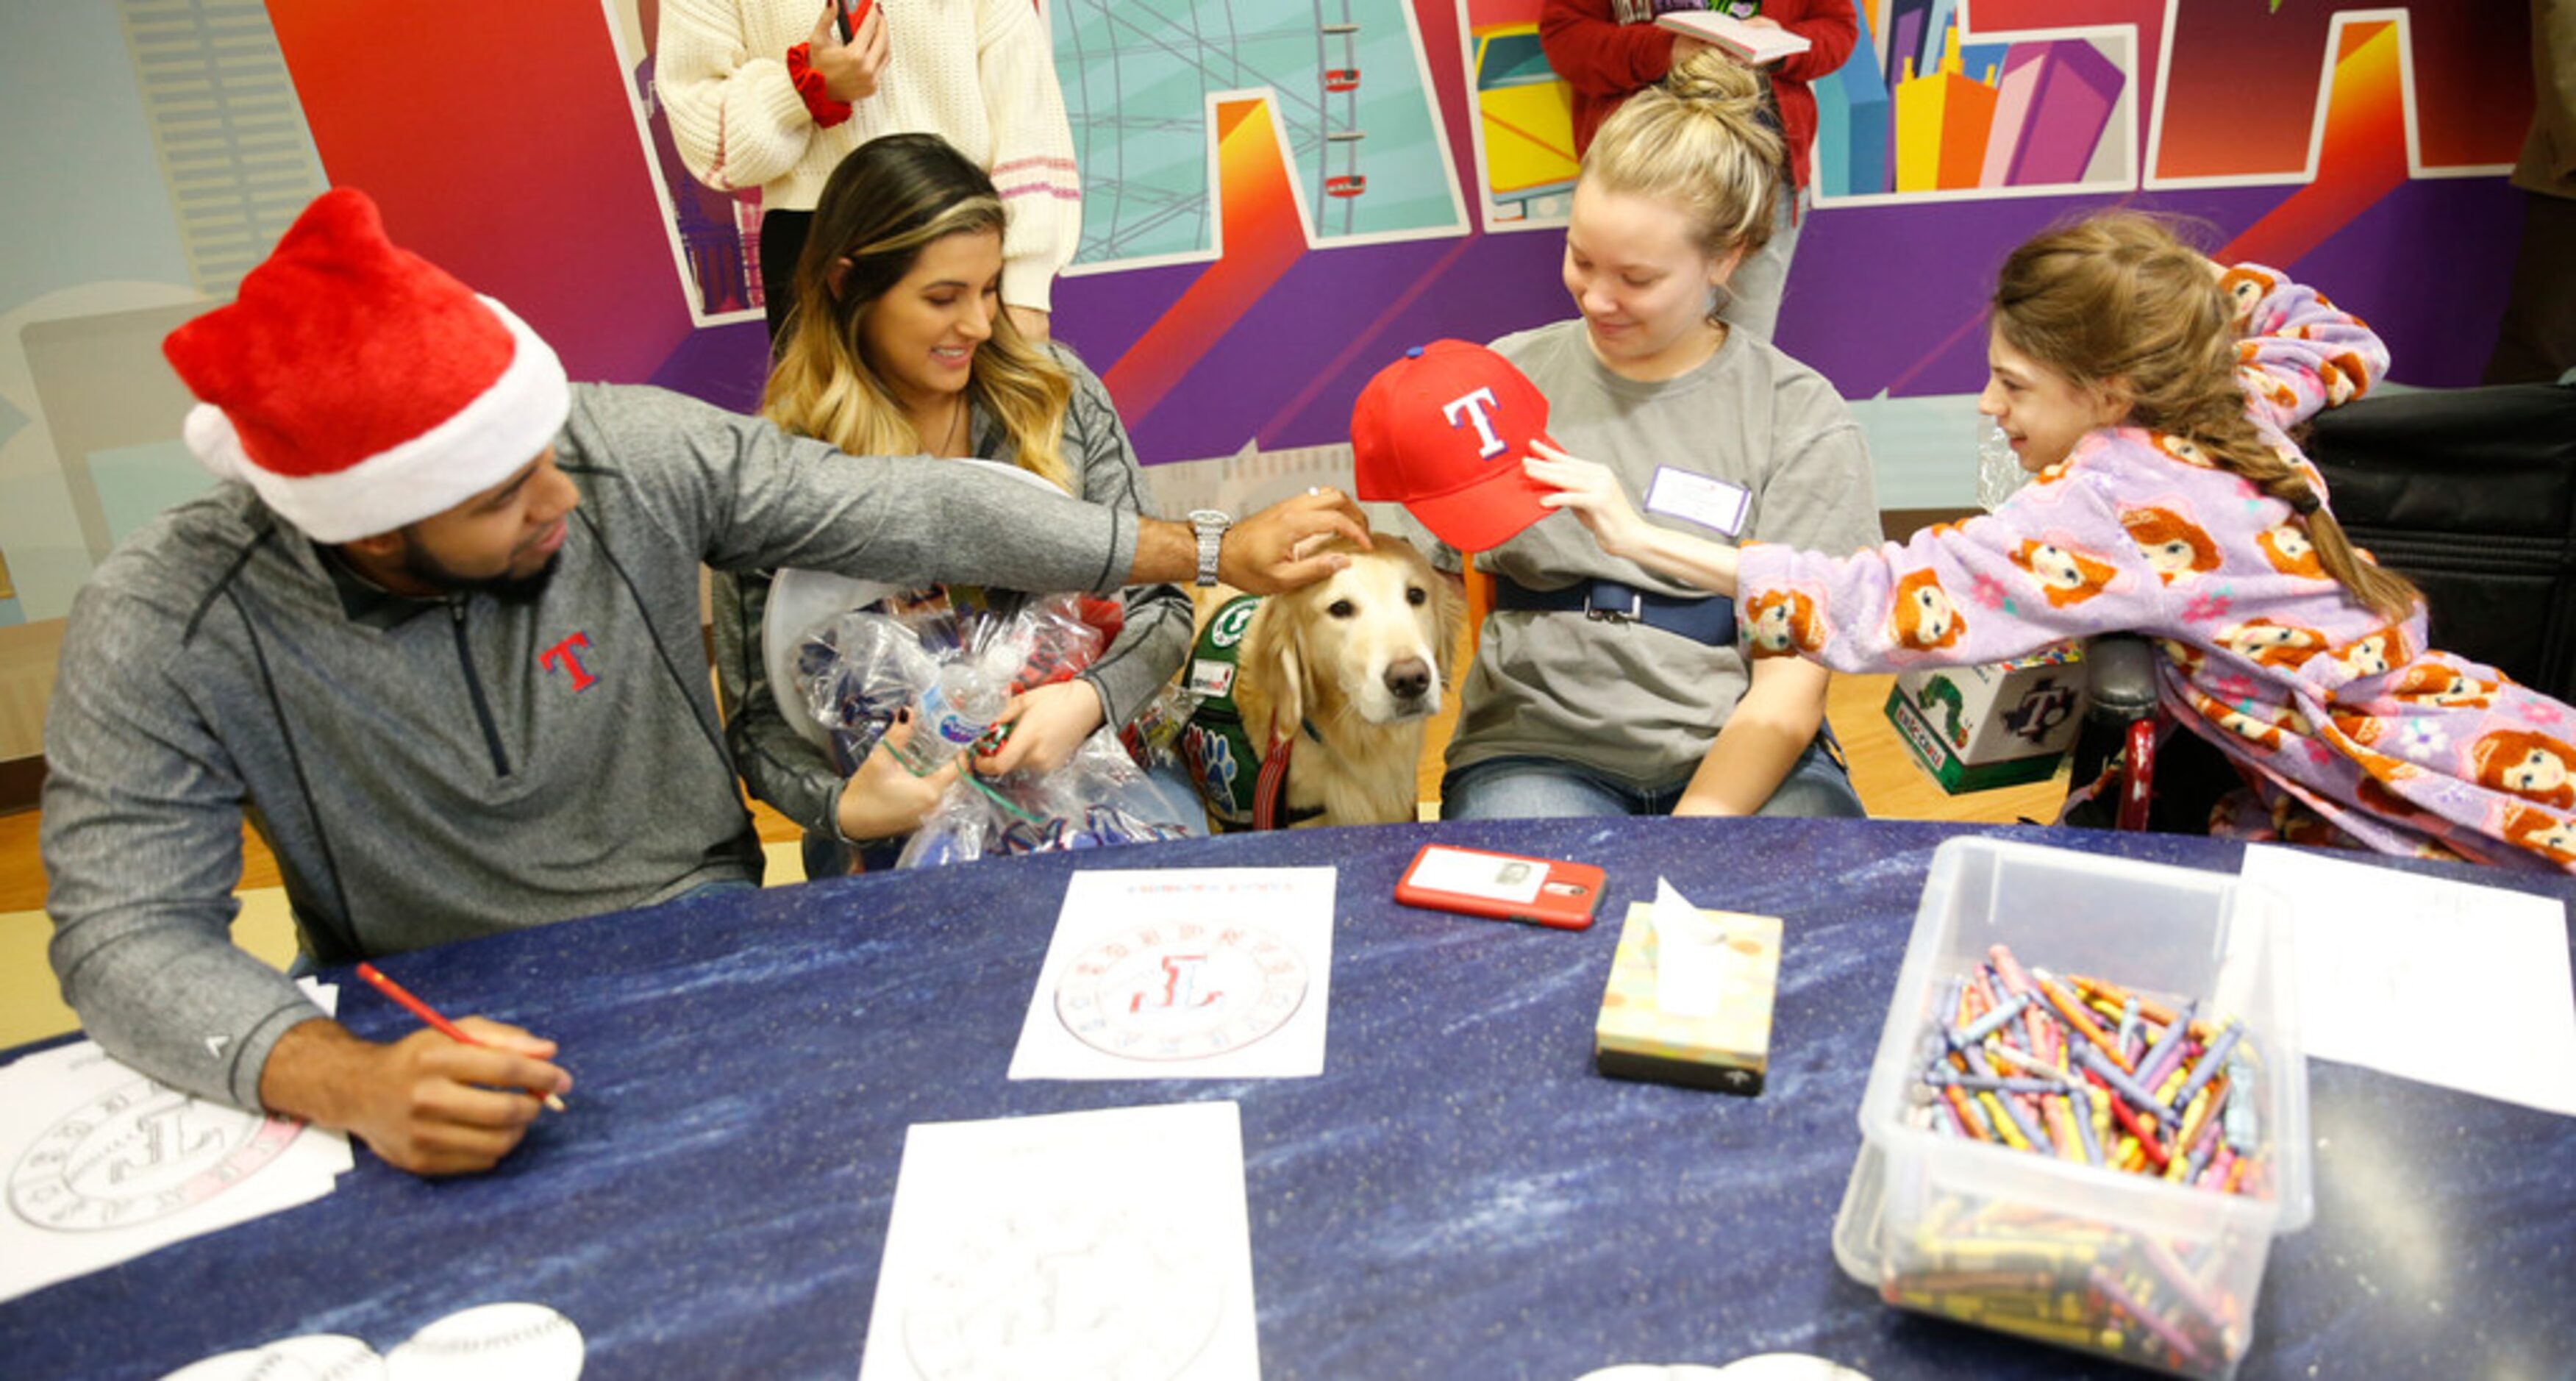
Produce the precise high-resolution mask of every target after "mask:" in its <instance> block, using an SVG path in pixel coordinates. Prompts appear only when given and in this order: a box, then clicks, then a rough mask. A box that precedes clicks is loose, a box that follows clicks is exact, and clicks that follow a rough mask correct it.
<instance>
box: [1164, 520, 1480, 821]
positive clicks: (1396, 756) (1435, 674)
mask: <svg viewBox="0 0 2576 1381" xmlns="http://www.w3.org/2000/svg"><path fill="white" fill-rule="evenodd" d="M1370 540H1371V542H1372V543H1373V544H1374V546H1373V549H1371V550H1368V551H1362V550H1360V549H1358V548H1357V547H1355V546H1353V545H1352V544H1350V543H1348V542H1336V543H1334V544H1333V545H1332V546H1331V547H1329V548H1327V550H1336V551H1344V552H1348V553H1349V554H1350V557H1351V564H1350V565H1349V567H1348V568H1346V569H1344V570H1340V571H1337V572H1335V573H1334V574H1333V575H1331V576H1330V577H1328V578H1326V579H1323V580H1319V581H1317V582H1315V583H1314V584H1312V585H1309V586H1306V587H1305V588H1304V589H1301V590H1292V591H1289V592H1288V593H1285V594H1277V595H1272V596H1270V597H1269V598H1267V599H1265V600H1263V601H1262V602H1261V606H1260V608H1259V609H1258V610H1257V611H1256V612H1255V613H1254V614H1253V616H1252V622H1251V624H1250V626H1249V627H1248V628H1247V629H1246V630H1245V632H1244V636H1243V644H1242V653H1241V655H1240V657H1239V659H1238V661H1237V671H1236V674H1235V679H1234V687H1233V689H1234V706H1235V709H1236V711H1237V712H1238V713H1239V714H1240V715H1241V716H1242V720H1243V727H1244V729H1245V730H1246V731H1247V732H1248V733H1249V735H1250V737H1251V741H1252V742H1253V743H1254V744H1256V745H1268V744H1270V743H1273V742H1283V741H1288V740H1291V739H1293V740H1294V745H1293V747H1292V748H1291V750H1290V753H1289V760H1288V774H1287V776H1288V784H1287V794H1286V799H1285V801H1284V803H1283V805H1284V809H1283V810H1282V811H1281V818H1282V819H1283V820H1288V821H1293V822H1294V823H1295V824H1297V825H1300V826H1304V825H1373V824H1393V823H1397V822H1399V821H1409V820H1413V819H1415V818H1417V812H1418V810H1419V807H1420V799H1421V793H1420V789H1419V783H1418V779H1417V778H1416V776H1415V772H1416V764H1417V763H1418V762H1419V760H1420V759H1421V756H1422V735H1423V730H1424V728H1425V727H1426V726H1427V725H1428V724H1429V722H1430V720H1431V717H1432V716H1433V715H1436V714H1438V713H1439V712H1440V706H1441V697H1442V695H1443V693H1444V692H1445V690H1446V688H1447V686H1448V684H1449V671H1450V661H1451V658H1452V656H1453V655H1454V652H1455V649H1456V647H1457V644H1458V633H1459V628H1460V625H1461V623H1462V622H1463V621H1464V619H1465V617H1466V606H1465V600H1464V598H1463V596H1461V594H1460V593H1459V589H1458V582H1457V581H1456V580H1455V579H1454V578H1451V577H1446V576H1443V575H1441V574H1440V573H1439V572H1437V571H1435V570H1433V569H1432V568H1431V563H1430V562H1429V561H1427V560H1425V559H1423V556H1422V553H1421V552H1420V551H1418V550H1416V549H1415V548H1414V546H1413V544H1412V543H1410V542H1408V541H1406V540H1405V539H1403V538H1401V537H1396V536H1392V535H1389V534H1386V533H1371V534H1370ZM1233 594H1234V592H1233V591H1230V590H1229V591H1222V592H1219V593H1217V594H1216V595H1215V597H1213V598H1208V599H1205V600H1204V601H1203V602H1202V603H1201V605H1200V607H1199V615H1200V621H1201V622H1202V623H1204V622H1205V621H1206V619H1207V618H1208V617H1209V616H1211V615H1212V614H1213V613H1214V611H1216V610H1217V609H1219V608H1222V607H1223V606H1224V604H1225V603H1226V601H1227V600H1228V599H1230V598H1232V597H1233ZM1310 813H1311V814H1310ZM1298 817H1306V818H1298Z"/></svg>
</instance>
